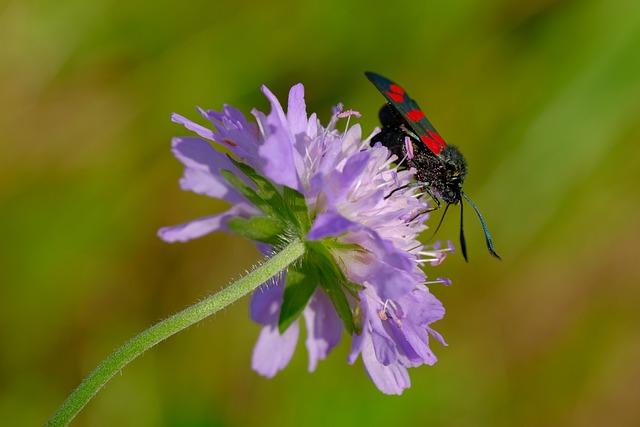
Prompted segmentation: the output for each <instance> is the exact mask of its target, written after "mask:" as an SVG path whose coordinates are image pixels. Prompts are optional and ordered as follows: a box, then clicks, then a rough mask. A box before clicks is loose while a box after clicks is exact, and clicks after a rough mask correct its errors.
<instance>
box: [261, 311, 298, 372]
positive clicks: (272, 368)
mask: <svg viewBox="0 0 640 427" xmlns="http://www.w3.org/2000/svg"><path fill="white" fill-rule="evenodd" d="M298 333H299V327H298V322H294V323H292V324H291V326H289V328H288V329H287V330H286V331H285V332H284V334H282V335H280V332H279V331H278V326H277V325H268V326H264V327H263V328H262V331H260V336H259V337H258V342H256V345H255V347H254V348H253V357H252V358H251V366H252V368H253V369H254V370H255V371H256V372H257V373H259V374H260V375H262V376H265V377H267V378H272V377H273V376H275V374H277V373H278V371H281V370H282V369H284V368H285V367H286V366H287V364H288V363H289V361H290V360H291V356H293V352H294V350H295V348H296V343H297V342H298Z"/></svg>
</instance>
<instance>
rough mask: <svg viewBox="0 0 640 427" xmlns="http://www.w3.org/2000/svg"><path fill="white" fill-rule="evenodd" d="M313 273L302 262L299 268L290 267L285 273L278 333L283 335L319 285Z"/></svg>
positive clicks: (312, 270) (313, 270)
mask: <svg viewBox="0 0 640 427" xmlns="http://www.w3.org/2000/svg"><path fill="white" fill-rule="evenodd" d="M315 273H316V271H315V269H310V268H308V267H307V264H306V263H304V261H303V265H302V266H301V267H300V268H296V267H290V268H289V270H288V271H287V277H286V280H285V288H284V298H283V301H282V307H281V308H280V318H279V320H278V329H279V330H280V333H284V331H286V330H287V328H288V327H289V325H291V323H293V321H295V320H297V319H298V316H299V315H300V314H301V313H302V310H304V308H305V307H306V306H307V303H308V302H309V299H310V298H311V295H313V292H314V291H315V290H316V287H317V286H318V283H319V278H318V277H317V275H316V274H315Z"/></svg>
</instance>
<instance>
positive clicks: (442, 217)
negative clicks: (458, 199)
mask: <svg viewBox="0 0 640 427" xmlns="http://www.w3.org/2000/svg"><path fill="white" fill-rule="evenodd" d="M449 206H451V204H450V203H447V206H445V208H444V212H443V213H442V216H441V217H440V222H438V226H437V227H436V229H435V230H434V232H433V234H432V235H431V237H429V240H433V238H434V237H436V234H438V230H440V226H441V225H442V223H443V221H444V217H445V215H447V211H448V210H449Z"/></svg>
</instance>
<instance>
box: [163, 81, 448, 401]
mask: <svg viewBox="0 0 640 427" xmlns="http://www.w3.org/2000/svg"><path fill="white" fill-rule="evenodd" d="M262 91H263V93H264V94H265V96H266V97H267V99H268V100H269V102H270V104H271V111H270V113H269V114H264V113H262V112H260V111H257V110H253V111H252V115H253V116H254V119H255V121H249V120H248V119H247V118H246V117H245V116H244V115H243V114H242V113H241V112H240V111H238V110H236V109H234V108H233V107H230V106H226V105H225V106H224V108H223V110H222V111H220V112H217V111H212V110H208V111H205V110H202V109H199V112H200V113H201V114H202V116H203V117H204V118H205V119H206V120H208V121H209V122H210V124H211V125H212V126H213V130H212V129H210V128H208V127H205V126H202V125H199V124H196V123H194V122H192V121H190V120H188V119H186V118H185V117H183V116H180V115H178V114H174V115H173V116H172V120H173V121H174V122H176V123H180V124H182V125H184V126H185V127H186V128H187V129H189V130H191V131H193V132H195V133H196V134H197V135H198V136H197V137H179V138H174V140H173V152H174V154H175V156H176V157H177V158H178V160H180V161H181V162H182V163H183V164H184V166H185V171H184V175H183V177H182V179H181V180H180V185H181V187H182V188H183V189H185V190H191V191H194V192H196V193H199V194H206V195H208V196H210V197H215V198H220V199H224V200H226V201H228V202H229V203H230V204H231V205H232V206H231V208H229V209H228V210H227V211H226V212H223V213H221V214H217V215H213V216H208V217H204V218H200V219H196V220H193V221H190V222H187V223H186V224H181V225H178V226H173V227H165V228H162V229H161V230H160V231H159V236H160V237H161V238H162V239H164V240H166V241H169V242H175V241H186V240H190V239H193V238H197V237H200V236H203V235H205V234H207V233H210V232H212V231H216V230H230V231H233V232H236V233H239V234H241V235H244V236H247V237H249V238H252V239H253V240H255V241H256V242H257V243H258V246H259V248H260V249H261V250H262V251H263V252H264V253H266V254H269V253H270V252H272V251H277V250H278V248H279V247H281V246H282V245H283V244H286V242H287V241H289V240H290V239H291V238H294V237H295V238H300V239H302V240H304V241H305V244H306V247H307V251H306V254H305V255H304V257H303V259H302V260H301V261H300V262H299V263H297V264H295V265H293V266H291V267H290V268H289V269H288V271H287V272H285V273H283V274H282V275H281V276H280V277H278V278H277V279H276V280H274V281H273V283H267V284H264V285H263V286H261V287H260V288H258V289H257V290H256V291H255V292H254V294H253V297H252V300H251V309H250V312H251V318H252V319H253V320H254V321H255V322H257V323H259V324H261V325H263V326H262V331H261V332H260V336H259V338H258V342H257V343H256V346H255V349H254V354H253V360H252V365H253V368H254V369H255V370H256V371H257V372H259V373H260V374H262V375H264V376H267V377H272V376H273V375H275V374H276V373H277V372H278V371H279V370H281V369H283V368H284V367H285V366H286V365H287V363H288V362H289V360H290V359H291V356H292V355H293V352H294V349H295V346H296V344H297V341H298V335H299V322H300V315H302V316H301V317H302V318H303V319H304V322H305V325H306V331H307V336H306V340H305V344H306V347H307V351H308V353H309V370H310V371H313V370H314V369H315V368H316V366H317V363H318V361H319V360H322V359H324V358H326V357H327V355H328V353H329V352H330V351H331V349H332V348H333V347H335V346H336V345H337V343H338V342H339V340H340V338H341V336H342V333H343V330H345V331H346V332H347V333H348V334H349V335H351V338H352V349H351V353H350V355H349V362H350V363H353V362H355V360H356V359H357V358H358V356H359V355H361V356H362V359H363V362H364V365H365V368H366V370H367V372H368V374H369V376H370V377H371V379H372V380H373V382H374V383H375V384H376V386H377V387H378V388H379V389H380V390H381V391H383V392H384V393H388V394H400V393H402V391H403V390H404V389H405V388H407V387H409V385H410V383H409V376H408V372H407V369H408V368H411V367H416V366H420V365H422V364H429V365H431V364H433V363H435V361H436V356H435V355H434V353H433V352H432V351H431V349H430V347H429V337H430V336H431V337H433V338H435V339H436V340H438V341H440V342H441V343H443V344H444V340H443V339H442V337H441V336H440V335H439V334H438V333H437V332H436V331H434V330H433V329H432V328H431V326H430V325H431V324H432V323H433V322H435V321H437V320H439V319H441V318H442V317H443V315H444V308H443V306H442V304H441V303H440V302H439V301H438V300H437V299H436V298H435V297H434V296H433V295H432V294H431V292H430V291H429V288H428V285H429V284H432V283H445V284H449V281H448V279H443V278H435V279H431V280H428V279H427V277H426V275H425V272H424V271H423V267H424V266H426V265H437V264H439V263H440V262H442V260H443V258H444V256H445V254H446V253H447V252H449V251H451V250H452V247H451V246H450V245H449V246H448V247H445V248H441V247H440V246H438V245H434V246H433V247H428V248H427V247H425V246H424V245H423V244H422V243H420V242H419V241H418V240H417V237H418V235H419V233H420V232H421V231H423V230H424V229H425V228H426V226H425V225H424V221H425V219H426V218H427V216H428V214H426V213H424V212H425V208H426V203H425V202H424V201H423V199H421V198H420V197H419V194H418V193H417V191H418V190H416V187H415V186H414V185H409V184H411V183H412V178H413V173H414V171H413V170H401V169H399V167H398V165H400V164H402V162H403V161H404V159H397V158H396V157H395V156H393V155H391V154H390V153H389V151H388V150H387V149H386V148H385V147H383V146H381V145H379V144H376V145H375V146H373V147H371V146H370V140H371V136H373V134H372V135H370V136H369V137H367V138H364V139H363V138H362V132H361V128H360V126H359V125H358V124H355V125H353V126H351V127H349V121H350V120H351V119H352V117H355V118H358V117H360V113H358V112H355V111H353V110H347V111H343V108H342V106H341V105H338V107H336V108H335V109H334V112H333V116H332V118H331V120H330V122H329V124H328V125H327V126H326V127H323V126H322V125H321V124H320V122H319V120H318V119H317V117H316V115H315V114H311V115H309V116H308V115H307V112H306V106H305V101H304V88H303V86H302V85H301V84H298V85H295V86H293V87H292V88H291V90H290V92H289V99H288V106H287V111H286V112H285V111H284V109H283V108H282V106H281V104H280V103H279V101H278V100H277V98H276V97H275V96H274V95H273V93H271V92H270V91H269V89H267V88H266V87H264V86H263V88H262ZM341 119H346V124H345V126H344V129H345V130H344V131H340V130H339V129H338V123H339V120H341ZM340 123H344V122H340ZM212 143H213V145H212ZM214 146H218V147H220V148H225V149H226V150H228V151H230V152H231V153H232V155H231V156H227V155H225V154H222V153H221V152H220V151H217V150H216V149H215V148H214Z"/></svg>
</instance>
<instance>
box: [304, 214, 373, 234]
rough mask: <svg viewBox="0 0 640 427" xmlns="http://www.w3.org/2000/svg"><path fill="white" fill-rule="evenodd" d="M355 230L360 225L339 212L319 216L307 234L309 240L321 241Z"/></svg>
mask: <svg viewBox="0 0 640 427" xmlns="http://www.w3.org/2000/svg"><path fill="white" fill-rule="evenodd" d="M354 228H355V229H357V228H360V225H359V224H357V223H355V222H353V221H351V220H349V219H347V218H345V217H343V216H342V215H340V214H339V213H337V212H323V213H321V214H319V215H318V216H317V217H316V219H315V221H314V222H313V225H312V226H311V229H310V230H309V233H308V234H307V239H309V240H320V239H324V238H325V237H331V236H339V235H340V234H343V233H346V232H347V231H350V230H353V229H354Z"/></svg>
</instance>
